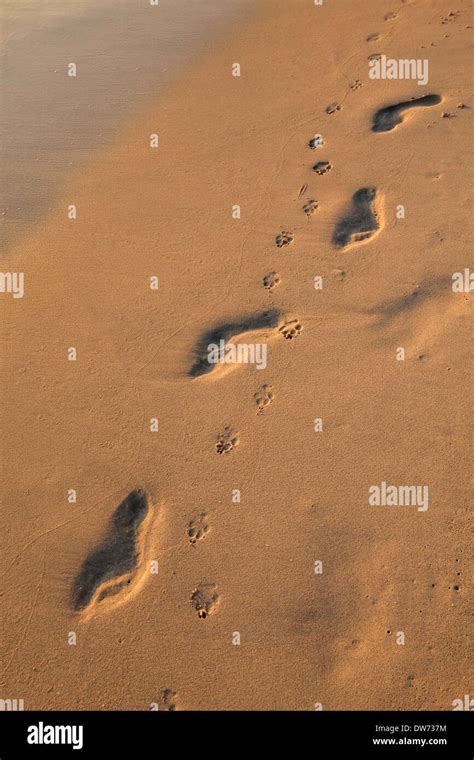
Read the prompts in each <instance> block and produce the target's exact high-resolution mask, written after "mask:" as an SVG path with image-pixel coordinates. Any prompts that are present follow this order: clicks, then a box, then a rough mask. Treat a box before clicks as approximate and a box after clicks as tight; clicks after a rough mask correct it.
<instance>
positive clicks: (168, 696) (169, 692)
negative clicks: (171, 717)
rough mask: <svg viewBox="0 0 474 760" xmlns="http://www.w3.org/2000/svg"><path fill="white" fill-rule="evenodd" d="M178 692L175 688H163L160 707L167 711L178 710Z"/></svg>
mask: <svg viewBox="0 0 474 760" xmlns="http://www.w3.org/2000/svg"><path fill="white" fill-rule="evenodd" d="M176 696H177V695H176V692H175V691H173V689H163V691H162V692H161V695H160V700H159V703H158V704H159V706H160V707H159V709H160V710H162V711H166V712H174V711H175V710H176V702H175V697H176Z"/></svg>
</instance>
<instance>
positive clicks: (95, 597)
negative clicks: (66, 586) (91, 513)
mask: <svg viewBox="0 0 474 760" xmlns="http://www.w3.org/2000/svg"><path fill="white" fill-rule="evenodd" d="M151 513H152V506H151V504H150V502H149V499H148V496H147V495H146V494H145V493H144V492H143V491H141V490H136V491H132V492H131V493H130V494H129V495H128V496H127V497H126V499H124V500H123V501H122V503H121V504H120V505H119V506H118V507H117V509H116V510H115V513H114V515H113V517H112V520H111V524H110V526H109V529H108V531H107V534H106V537H105V539H104V540H103V542H102V543H101V544H100V546H99V547H98V548H97V549H96V550H95V551H93V552H92V553H91V554H90V555H89V556H88V558H87V559H86V561H85V562H84V564H83V566H82V568H81V570H80V573H79V575H78V577H77V579H76V581H75V583H74V587H73V591H72V605H73V608H74V610H76V611H77V612H80V611H83V610H85V609H86V608H92V607H93V606H95V605H96V604H100V603H101V602H102V601H103V600H104V599H106V598H107V597H111V596H116V597H117V600H118V599H119V598H120V597H119V595H120V596H125V595H128V594H129V592H130V591H131V589H132V587H133V586H134V585H136V581H137V580H138V575H139V570H143V563H142V561H141V560H142V557H141V554H142V545H143V539H144V537H145V534H146V530H147V527H148V523H149V519H150V517H151Z"/></svg>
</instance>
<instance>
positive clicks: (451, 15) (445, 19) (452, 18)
mask: <svg viewBox="0 0 474 760" xmlns="http://www.w3.org/2000/svg"><path fill="white" fill-rule="evenodd" d="M458 16H459V11H451V13H448V15H447V16H443V17H442V18H441V23H442V24H449V22H450V21H455V20H456V18H457V17H458Z"/></svg>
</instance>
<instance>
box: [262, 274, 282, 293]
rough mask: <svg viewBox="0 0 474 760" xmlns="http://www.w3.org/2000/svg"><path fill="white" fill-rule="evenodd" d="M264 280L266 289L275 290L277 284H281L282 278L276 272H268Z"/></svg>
mask: <svg viewBox="0 0 474 760" xmlns="http://www.w3.org/2000/svg"><path fill="white" fill-rule="evenodd" d="M262 282H263V287H264V288H265V290H273V288H276V286H277V285H279V284H280V282H281V278H280V275H279V274H277V273H276V272H268V274H266V275H265V277H264V278H263V280H262Z"/></svg>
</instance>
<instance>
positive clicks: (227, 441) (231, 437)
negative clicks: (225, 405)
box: [216, 427, 240, 454]
mask: <svg viewBox="0 0 474 760" xmlns="http://www.w3.org/2000/svg"><path fill="white" fill-rule="evenodd" d="M239 443H240V436H239V433H237V432H236V431H235V430H232V428H231V427H225V428H224V430H223V432H222V433H219V435H218V436H217V441H216V451H217V453H218V454H230V452H231V451H233V450H234V449H235V448H236V446H238V445H239Z"/></svg>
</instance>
